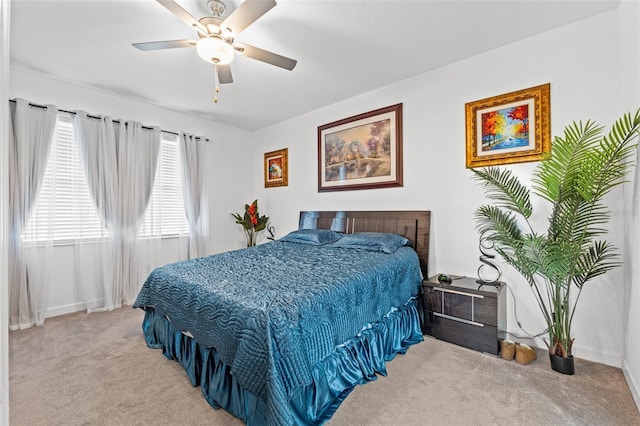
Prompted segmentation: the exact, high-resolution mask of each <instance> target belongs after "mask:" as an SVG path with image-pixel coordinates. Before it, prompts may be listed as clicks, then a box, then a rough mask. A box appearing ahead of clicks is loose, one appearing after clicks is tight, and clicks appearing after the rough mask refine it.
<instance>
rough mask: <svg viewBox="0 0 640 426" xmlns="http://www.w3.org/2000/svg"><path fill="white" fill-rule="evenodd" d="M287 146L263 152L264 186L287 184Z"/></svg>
mask: <svg viewBox="0 0 640 426" xmlns="http://www.w3.org/2000/svg"><path fill="white" fill-rule="evenodd" d="M288 155H289V148H283V149H278V150H276V151H271V152H266V153H265V154H264V187H265V188H273V187H276V186H288V185H289V164H288V163H289V160H288V158H287V157H288Z"/></svg>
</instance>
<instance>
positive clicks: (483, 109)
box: [465, 83, 551, 167]
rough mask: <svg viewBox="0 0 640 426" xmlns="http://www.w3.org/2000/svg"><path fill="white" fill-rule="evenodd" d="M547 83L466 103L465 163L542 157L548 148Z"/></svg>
mask: <svg viewBox="0 0 640 426" xmlns="http://www.w3.org/2000/svg"><path fill="white" fill-rule="evenodd" d="M549 104H550V84H549V83H547V84H543V85H540V86H535V87H530V88H528V89H523V90H518V91H516V92H510V93H505V94H503V95H498V96H494V97H491V98H486V99H481V100H479V101H475V102H469V103H467V104H465V118H466V145H467V149H466V151H467V167H485V166H496V165H502V164H512V163H524V162H527V161H538V160H541V159H542V157H543V156H544V154H548V153H549V152H551V124H550V111H549Z"/></svg>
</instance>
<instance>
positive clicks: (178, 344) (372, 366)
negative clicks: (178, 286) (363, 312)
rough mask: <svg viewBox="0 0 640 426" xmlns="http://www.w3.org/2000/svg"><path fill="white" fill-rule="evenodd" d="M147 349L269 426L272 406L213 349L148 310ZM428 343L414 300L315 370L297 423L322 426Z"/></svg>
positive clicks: (298, 394) (294, 406)
mask: <svg viewBox="0 0 640 426" xmlns="http://www.w3.org/2000/svg"><path fill="white" fill-rule="evenodd" d="M142 329H143V331H144V336H145V340H146V342H147V346H149V347H150V348H155V349H162V352H163V354H164V356H165V357H166V358H168V359H173V360H176V361H178V362H179V363H180V364H181V365H182V366H183V367H184V369H185V371H186V373H187V376H188V377H189V380H190V381H191V384H192V385H193V386H200V388H201V390H202V394H203V396H204V398H205V399H206V400H207V402H209V404H211V406H213V407H214V408H216V409H217V408H220V407H222V408H224V409H225V410H226V411H228V412H229V413H231V414H233V415H234V416H236V417H238V418H240V419H242V420H244V421H245V422H246V423H247V425H249V426H252V425H264V424H269V423H272V422H269V421H268V419H266V412H267V405H266V402H265V401H264V400H262V399H260V398H258V397H257V396H256V395H254V394H252V393H251V392H248V391H247V390H245V389H243V388H242V387H241V386H240V385H239V384H238V383H237V382H236V381H235V380H234V377H233V376H232V375H231V372H230V371H231V368H230V367H229V366H227V365H225V364H224V363H223V362H222V361H221V359H220V356H219V355H218V353H217V352H216V351H215V349H213V348H205V347H203V346H201V345H200V344H198V343H197V342H196V340H195V339H194V338H192V337H190V336H188V335H186V334H184V333H181V332H180V331H177V330H175V329H174V328H173V326H172V324H171V322H170V321H169V320H167V318H165V317H164V316H162V315H158V314H157V313H156V312H155V311H154V310H153V308H145V317H144V321H143V323H142ZM422 340H423V338H422V332H421V331H420V320H419V317H418V311H417V303H416V301H415V300H410V301H409V302H407V304H406V305H404V306H403V307H401V308H400V309H394V310H392V311H391V312H389V313H388V314H387V315H386V316H385V317H384V318H382V319H381V320H380V321H378V322H376V323H374V324H371V325H369V326H367V327H365V328H364V329H363V330H362V331H361V332H360V333H358V335H357V336H355V337H354V338H352V339H350V340H349V341H347V342H345V343H344V344H342V345H339V346H338V347H337V348H336V350H335V351H334V352H333V353H332V354H331V355H329V356H328V357H327V358H325V359H324V360H323V361H322V362H320V363H319V364H318V365H317V366H316V367H315V368H314V370H313V381H312V382H311V383H310V384H308V385H306V386H303V387H298V388H297V389H295V390H294V391H293V392H292V394H291V395H290V396H289V404H288V405H289V407H290V409H291V415H292V418H293V422H294V423H295V424H321V423H323V422H325V421H327V420H328V419H329V418H331V416H332V415H333V413H334V412H335V411H336V410H337V409H338V407H339V406H340V404H341V403H342V401H344V399H345V398H346V397H347V395H349V393H350V392H351V391H352V390H353V389H354V387H355V386H356V385H358V384H362V383H365V382H368V381H372V380H375V379H376V375H377V374H382V375H386V364H385V363H386V361H390V360H392V359H393V358H394V357H395V356H396V354H398V353H401V354H403V353H405V352H406V351H407V348H408V347H409V346H411V345H413V344H415V343H419V342H421V341H422Z"/></svg>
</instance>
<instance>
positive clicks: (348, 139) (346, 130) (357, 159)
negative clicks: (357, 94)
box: [318, 104, 402, 192]
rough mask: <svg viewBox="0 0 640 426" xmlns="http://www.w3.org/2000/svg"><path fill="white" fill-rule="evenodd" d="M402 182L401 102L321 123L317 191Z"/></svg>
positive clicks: (386, 185)
mask: <svg viewBox="0 0 640 426" xmlns="http://www.w3.org/2000/svg"><path fill="white" fill-rule="evenodd" d="M394 186H395V187H398V186H402V104H396V105H391V106H388V107H384V108H379V109H376V110H373V111H369V112H365V113H362V114H359V115H355V116H353V117H347V118H343V119H342V120H338V121H334V122H332V123H328V124H325V125H322V126H318V192H325V191H346V190H353V189H373V188H387V187H394Z"/></svg>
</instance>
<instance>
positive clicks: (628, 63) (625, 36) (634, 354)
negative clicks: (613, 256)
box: [618, 0, 640, 409]
mask: <svg viewBox="0 0 640 426" xmlns="http://www.w3.org/2000/svg"><path fill="white" fill-rule="evenodd" d="M618 14H619V20H620V52H621V54H620V60H621V76H620V77H621V81H622V87H623V90H621V93H620V97H621V99H622V102H623V103H624V105H625V106H626V107H627V110H628V111H635V110H636V109H638V108H640V28H638V22H640V3H638V2H637V1H634V0H622V2H621V3H620V7H619V8H618ZM635 173H640V170H639V169H638V165H637V164H636V170H635ZM633 190H634V189H633V188H632V185H631V182H630V183H629V184H627V185H625V205H626V206H627V207H626V209H625V218H630V217H631V215H632V200H633V194H632V192H633ZM625 229H626V227H625ZM630 243H631V244H633V245H635V246H636V247H635V250H634V251H637V250H639V249H638V248H637V246H638V244H640V243H639V242H638V241H630ZM625 250H628V248H627V247H625ZM636 256H637V255H636ZM636 256H633V258H637V257H636ZM633 258H632V257H631V256H625V260H626V261H627V262H628V263H630V264H628V265H626V266H625V268H632V267H633ZM625 277H626V278H627V280H626V281H625V283H624V284H625V285H624V300H625V306H624V318H625V330H624V338H625V341H624V352H623V359H622V371H623V373H624V376H625V379H626V380H627V384H628V385H629V389H630V390H631V394H632V395H633V398H634V400H635V402H636V406H637V407H638V409H640V282H638V278H637V277H638V274H637V273H636V274H633V275H632V274H629V273H626V274H625ZM632 277H636V280H635V281H636V282H633V281H632V280H633V278H632Z"/></svg>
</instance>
